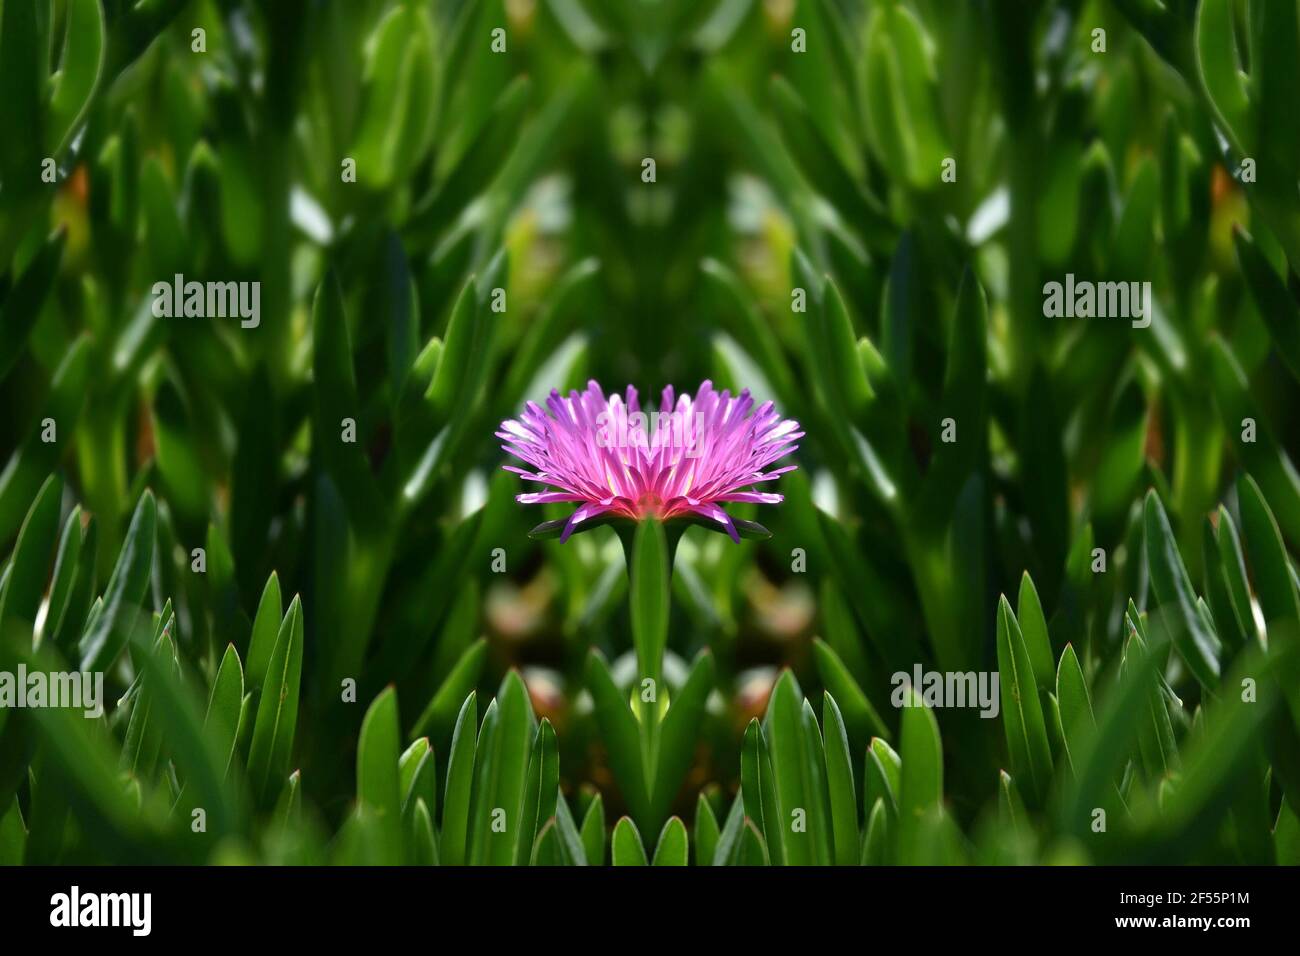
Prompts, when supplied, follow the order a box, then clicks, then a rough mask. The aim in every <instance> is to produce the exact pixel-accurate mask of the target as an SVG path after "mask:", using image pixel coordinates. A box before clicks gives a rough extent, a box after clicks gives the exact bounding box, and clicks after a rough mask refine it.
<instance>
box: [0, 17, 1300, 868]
mask: <svg viewBox="0 0 1300 956" xmlns="http://www.w3.org/2000/svg"><path fill="white" fill-rule="evenodd" d="M1098 31H1101V34H1100V36H1101V41H1100V43H1099V40H1098ZM1297 91H1300V29H1298V27H1297V9H1296V5H1295V4H1294V3H1292V2H1290V0H1284V2H1276V3H1275V2H1272V0H1267V2H1266V0H1199V2H1197V0H1185V2H1166V3H1164V4H1148V3H1144V2H1140V0H1131V2H1130V0H1107V2H1102V0H1046V2H1043V3H1041V4H1033V5H1025V4H1023V3H1020V2H1017V0H986V2H980V3H960V4H954V3H951V2H949V0H792V2H790V3H785V4H782V3H764V2H760V0H710V2H707V3H698V2H692V0H661V2H658V3H653V4H651V3H643V2H641V0H610V2H600V3H596V2H591V0H536V2H532V3H515V2H506V0H349V2H347V3H325V4H318V3H312V2H309V0H286V2H280V3H276V4H266V5H260V4H253V3H247V2H241V0H158V2H151V3H140V4H137V3H129V2H125V0H40V2H36V3H20V2H15V0H5V2H2V3H0V101H3V102H4V103H5V104H6V115H5V117H4V119H3V123H4V124H5V127H6V135H4V136H3V137H0V404H3V407H5V408H6V410H7V411H8V414H7V415H6V416H5V417H4V420H3V421H0V459H3V460H2V461H0V553H4V554H7V558H6V559H5V561H4V563H3V565H0V575H2V577H0V672H3V673H15V672H17V671H18V669H19V668H20V667H26V668H28V669H30V670H41V671H49V672H63V671H71V670H84V671H87V672H90V673H95V672H98V673H102V674H104V682H105V689H106V698H107V699H106V700H105V702H104V703H105V713H104V714H103V715H102V716H100V717H97V718H86V717H83V716H82V714H81V712H80V711H79V710H63V709H55V708H31V709H17V708H0V861H3V862H35V863H50V862H71V861H90V862H134V861H141V862H144V861H148V862H158V861H172V862H205V861H207V862H211V861H235V862H243V861H247V862H306V863H318V862H319V863H324V862H342V863H350V862H373V863H403V862H405V863H425V864H428V863H442V864H461V863H469V864H476V863H516V864H526V863H542V864H584V863H586V864H598V863H604V862H608V861H612V862H613V863H615V864H644V863H650V862H653V863H657V864H684V863H687V862H694V863H699V864H708V863H719V864H722V863H727V864H769V863H771V864H782V863H837V864H852V863H867V864H879V863H950V862H998V863H1005V862H1035V861H1067V862H1136V861H1150V862H1189V861H1208V862H1252V863H1255V862H1274V861H1276V862H1300V819H1298V818H1297V815H1296V807H1297V806H1300V696H1297V690H1296V688H1298V687H1300V580H1298V578H1297V573H1296V566H1295V562H1294V560H1293V559H1292V557H1291V553H1292V552H1294V551H1295V550H1296V549H1297V548H1300V479H1298V478H1297V477H1296V475H1297V472H1296V469H1295V467H1294V465H1293V461H1294V456H1295V455H1297V454H1300V447H1298V446H1296V444H1295V440H1294V438H1293V437H1291V436H1294V435H1296V434H1297V433H1298V432H1297V430H1296V428H1295V427H1294V424H1295V417H1294V416H1295V411H1294V410H1295V409H1296V408H1300V332H1298V331H1297V330H1300V296H1298V295H1297V291H1296V290H1297V288H1298V287H1300V285H1298V283H1297V279H1296V270H1297V267H1298V266H1300V206H1298V204H1300V199H1298V198H1297V196H1298V195H1300V194H1298V193H1297V180H1298V179H1300V158H1298V157H1300V148H1298V147H1297V143H1296V140H1295V137H1296V136H1297V135H1300V134H1297V133H1296V131H1295V127H1294V124H1291V125H1288V124H1286V123H1285V122H1283V121H1282V119H1281V118H1283V117H1285V116H1286V115H1287V112H1286V106H1287V99H1288V97H1290V96H1293V95H1294V94H1295V93H1296V92H1297ZM15 131H22V132H21V135H17V134H15ZM651 159H652V160H653V161H654V162H653V165H652V167H648V166H647V162H646V161H647V160H651ZM1247 169H1249V174H1247V173H1246V172H1245V171H1246V170H1247ZM1067 273H1073V274H1074V275H1076V276H1078V277H1079V278H1081V279H1088V280H1093V281H1135V280H1136V281H1143V280H1149V281H1150V282H1151V283H1152V287H1153V289H1154V297H1153V315H1152V316H1151V319H1152V321H1151V324H1150V327H1149V328H1132V327H1131V326H1130V325H1129V323H1128V322H1126V321H1120V320H1085V319H1079V320H1064V319H1060V320H1058V319H1046V318H1044V315H1043V305H1042V288H1043V284H1044V283H1045V282H1048V281H1061V280H1063V279H1064V277H1065V275H1066V274H1067ZM177 275H183V276H184V278H185V279H187V280H198V281H207V280H213V281H222V282H253V281H256V282H258V283H260V308H261V320H260V323H259V324H258V325H257V326H256V327H253V328H243V327H241V325H240V323H239V321H238V320H237V318H232V319H221V318H214V317H207V318H197V317H189V318H182V317H177V318H162V317H160V316H158V315H157V314H155V310H154V309H153V308H152V304H153V296H152V293H151V290H152V288H153V286H154V284H155V283H157V282H160V281H161V282H164V283H170V282H171V280H172V278H173V277H174V276H177ZM591 375H595V376H597V377H598V378H600V379H601V380H602V382H603V383H604V384H605V385H606V386H607V387H609V388H611V390H612V389H621V387H622V385H623V384H624V383H625V382H629V381H631V382H635V383H637V384H638V385H639V386H641V387H642V388H643V390H644V389H648V388H657V387H659V386H662V385H664V384H667V383H669V382H672V383H674V384H676V385H677V386H678V387H679V388H693V386H694V384H695V383H696V382H697V381H699V380H700V379H702V378H706V377H707V378H711V379H713V380H714V381H715V382H716V383H718V384H719V386H720V387H721V386H726V387H730V388H732V389H736V388H738V387H749V388H750V389H752V390H753V391H754V392H755V394H756V395H758V396H759V397H760V398H766V397H772V398H774V399H775V400H776V401H777V403H778V406H779V407H780V408H781V409H782V411H783V413H785V414H786V415H788V416H790V417H792V418H797V419H798V420H799V421H800V422H801V423H802V425H803V427H804V428H805V430H806V431H807V432H808V437H807V438H806V439H805V440H804V442H803V443H802V444H803V447H802V448H801V449H800V451H799V453H798V464H799V466H800V469H799V470H798V471H796V472H793V473H791V474H788V475H785V476H783V477H782V479H781V482H780V485H781V490H782V491H783V492H784V493H785V495H786V501H785V502H784V503H783V504H782V505H781V506H779V507H776V508H772V509H769V510H768V511H767V513H766V514H764V516H763V521H764V524H765V525H767V526H768V527H770V528H771V529H772V532H773V533H772V536H771V537H770V538H762V537H761V536H747V537H746V539H745V540H744V541H743V542H742V543H740V544H738V545H733V544H732V543H731V542H730V541H729V540H726V539H725V538H723V537H722V536H719V535H714V534H710V533H707V532H706V531H704V530H702V529H699V528H687V529H683V528H681V527H672V526H669V527H664V526H661V525H659V524H657V523H654V522H646V523H643V524H641V525H639V526H638V527H636V529H635V530H630V529H614V528H611V527H601V528H596V529H594V530H592V531H590V532H587V533H584V534H582V535H578V536H574V537H573V538H572V539H571V540H569V541H568V542H566V543H565V544H560V543H559V542H558V541H556V540H554V539H553V536H548V535H547V534H546V533H545V527H543V528H542V529H541V533H538V534H536V535H535V536H532V537H530V536H529V534H528V531H529V529H530V527H532V525H533V524H534V523H535V522H536V516H535V515H528V514H526V513H525V511H526V509H524V508H522V507H520V506H518V505H517V504H516V503H515V502H514V500H513V496H514V495H515V493H516V492H517V491H518V481H517V479H516V478H515V477H514V476H512V475H509V474H506V473H502V472H501V471H500V470H499V465H500V464H501V462H502V457H503V456H502V454H501V453H500V451H499V449H498V448H497V447H496V444H495V443H494V442H493V441H492V439H491V435H492V432H493V431H494V426H495V425H496V423H497V422H498V421H500V420H501V419H502V418H503V417H506V416H509V415H513V414H514V413H515V412H516V410H517V409H518V407H519V405H520V404H521V403H522V402H523V401H524V400H530V399H531V400H539V399H541V398H542V397H543V396H544V395H545V394H546V393H547V392H548V391H549V389H550V388H551V387H553V386H555V387H561V388H569V387H573V386H576V385H579V384H580V383H582V382H585V381H586V379H587V378H588V377H589V376H591ZM548 507H549V506H548ZM734 510H735V513H736V515H737V517H738V519H742V520H743V519H745V518H751V517H755V514H754V510H753V509H752V507H750V506H738V507H736V508H735V509H734ZM562 514H563V511H556V512H554V513H548V514H547V515H546V517H548V518H551V519H557V518H559V517H561V515H562ZM1003 593H1006V594H1013V595H1015V601H1014V607H1013V602H1012V601H1010V600H1008V599H1007V598H1006V597H1001V598H999V595H1001V594H1003ZM289 595H293V597H292V599H291V600H288V601H287V602H286V597H288V596H289ZM286 603H287V608H286ZM917 666H920V667H921V668H922V669H923V670H926V671H939V672H950V673H955V672H968V673H985V674H988V673H991V672H996V673H997V675H998V677H999V678H1000V699H999V701H998V703H999V713H998V715H997V717H996V718H994V719H988V718H984V717H981V716H980V714H979V712H978V709H977V708H963V709H948V708H935V709H930V708H928V707H926V706H925V697H924V688H922V687H918V688H914V689H912V690H910V691H908V692H907V694H906V695H905V696H904V698H903V699H902V700H901V701H900V700H899V698H898V696H897V694H896V689H897V688H896V681H895V680H894V677H893V675H895V674H897V673H899V672H903V673H906V674H908V675H910V674H912V673H913V671H914V668H915V667H917ZM805 693H807V695H808V696H807V697H805ZM481 700H486V701H487V703H486V706H480V701H481ZM399 701H400V702H401V706H399ZM814 702H818V703H819V704H820V706H816V704H815V703H814ZM900 703H901V704H905V705H906V706H899V704H900ZM354 769H355V773H354Z"/></svg>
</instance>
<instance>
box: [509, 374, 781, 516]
mask: <svg viewBox="0 0 1300 956" xmlns="http://www.w3.org/2000/svg"><path fill="white" fill-rule="evenodd" d="M548 411H549V413H550V414H547V412H548ZM803 434H804V433H803V432H801V431H800V430H799V423H798V422H793V421H790V420H788V419H783V418H781V416H780V415H779V414H777V412H776V410H775V409H774V408H773V407H772V403H771V402H764V403H763V404H762V405H759V406H758V407H757V408H755V407H754V399H753V398H752V397H750V394H749V390H748V389H746V390H745V391H743V392H741V393H740V394H739V395H737V396H734V397H733V396H732V395H731V393H730V392H727V391H724V392H721V393H719V392H716V391H714V390H713V383H711V382H708V381H706V382H704V383H702V384H701V385H700V390H699V391H698V392H697V393H696V394H695V397H694V398H691V396H689V395H682V396H681V397H680V398H676V399H675V398H674V393H673V387H672V386H671V385H670V386H668V387H667V388H665V389H664V391H663V395H662V397H661V398H660V401H659V410H658V411H657V412H653V413H651V414H644V413H642V411H641V405H640V402H639V401H638V400H637V393H636V389H635V388H633V387H632V386H630V385H629V386H628V387H627V392H626V396H625V397H620V396H619V395H617V394H615V395H610V396H609V398H608V399H607V398H606V397H605V395H604V393H603V392H601V390H600V385H599V384H597V383H596V382H595V381H590V382H588V383H587V390H586V391H585V392H582V393H581V394H580V393H578V392H577V391H573V392H570V393H569V394H568V395H567V396H563V395H561V394H560V393H559V392H558V391H552V392H551V395H550V398H548V399H547V400H546V408H545V409H543V408H542V407H541V406H540V405H538V404H537V403H536V402H528V403H527V405H526V406H525V408H524V413H523V414H522V415H521V416H520V417H519V418H518V419H511V420H509V421H505V422H502V423H501V431H499V432H497V433H496V435H497V437H498V438H500V439H501V440H502V441H504V442H505V444H504V445H502V446H501V447H502V448H504V449H505V450H506V451H508V452H509V453H510V454H512V455H514V456H515V457H516V458H519V459H521V460H522V461H523V462H524V463H525V464H527V465H529V466H531V468H532V469H533V470H532V471H526V470H525V469H523V468H517V467H515V466H513V465H506V466H505V467H506V470H507V471H513V472H516V473H517V474H520V475H522V476H523V477H524V478H526V479H528V480H529V481H537V482H541V483H542V484H544V485H550V486H551V488H552V489H553V490H549V491H539V492H531V493H528V494H522V495H519V496H518V500H519V501H520V502H522V503H523V504H545V503H547V502H551V501H572V502H575V503H577V504H578V508H577V509H576V510H575V511H574V512H573V514H572V515H570V516H569V519H568V521H567V522H566V523H565V525H564V532H563V534H562V535H561V538H560V539H561V540H562V541H563V540H567V539H568V537H569V535H571V534H572V533H573V532H574V531H575V530H577V529H578V526H579V525H581V524H582V523H583V522H586V521H591V519H593V518H597V517H600V516H605V517H621V518H630V519H632V520H634V521H637V520H640V519H641V518H645V517H654V518H658V519H659V520H661V521H666V520H668V519H670V518H679V517H680V518H687V519H695V520H698V519H700V518H702V519H705V523H706V524H708V525H709V526H712V527H716V529H717V530H720V531H726V532H727V533H728V534H729V535H731V537H732V539H733V540H736V541H739V540H740V534H739V533H738V531H737V528H736V525H735V522H734V521H733V520H732V518H731V516H730V515H728V514H727V512H726V511H724V510H723V509H722V505H723V504H724V503H726V502H729V501H752V502H757V503H760V504H776V503H777V502H779V501H781V500H782V496H781V495H779V494H774V493H771V492H762V491H752V490H746V489H748V488H749V486H751V485H756V484H759V483H761V482H765V481H772V480H774V479H775V478H777V477H778V476H780V475H782V474H784V473H785V472H787V471H793V470H794V467H795V466H794V465H787V466H785V467H783V468H776V469H773V470H771V471H765V470H764V469H766V468H767V467H768V466H769V465H771V464H772V463H773V462H775V461H776V460H777V459H779V458H783V457H784V456H786V455H788V454H789V453H790V452H792V451H794V450H795V449H796V448H797V447H798V446H797V445H795V444H793V442H795V441H797V440H798V439H799V438H802V437H803Z"/></svg>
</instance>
